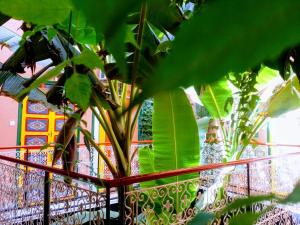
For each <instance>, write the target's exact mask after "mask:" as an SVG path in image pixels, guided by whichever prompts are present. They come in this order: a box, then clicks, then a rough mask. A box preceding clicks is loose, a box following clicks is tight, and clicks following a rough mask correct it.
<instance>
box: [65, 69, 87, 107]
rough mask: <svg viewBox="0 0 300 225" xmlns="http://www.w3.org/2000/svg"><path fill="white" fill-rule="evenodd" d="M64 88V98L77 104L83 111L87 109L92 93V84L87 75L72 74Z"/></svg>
mask: <svg viewBox="0 0 300 225" xmlns="http://www.w3.org/2000/svg"><path fill="white" fill-rule="evenodd" d="M65 88H66V97H67V98H68V99H70V100H71V102H72V103H76V104H78V106H79V107H81V108H82V109H84V110H85V109H87V108H88V106H89V103H90V97H91V93H92V84H91V81H90V78H89V77H88V76H87V75H85V74H78V73H74V74H73V75H72V76H71V77H70V78H69V79H68V80H67V81H66V85H65Z"/></svg>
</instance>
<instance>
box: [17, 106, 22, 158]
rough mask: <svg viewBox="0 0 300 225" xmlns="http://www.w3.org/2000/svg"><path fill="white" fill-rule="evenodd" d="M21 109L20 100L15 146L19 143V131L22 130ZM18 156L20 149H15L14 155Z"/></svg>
mask: <svg viewBox="0 0 300 225" xmlns="http://www.w3.org/2000/svg"><path fill="white" fill-rule="evenodd" d="M22 111H23V103H22V102H20V103H19V105H18V127H17V141H16V142H17V146H19V145H21V131H22ZM18 155H19V157H18V158H20V149H16V156H18Z"/></svg>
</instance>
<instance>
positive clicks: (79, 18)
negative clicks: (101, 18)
mask: <svg viewBox="0 0 300 225" xmlns="http://www.w3.org/2000/svg"><path fill="white" fill-rule="evenodd" d="M69 23H70V18H67V19H66V20H65V21H63V22H62V23H60V24H59V25H58V27H59V28H61V29H64V30H66V31H68V30H69ZM71 23H72V24H71V30H70V31H71V35H72V38H74V40H76V41H77V42H78V43H81V44H93V45H95V44H97V40H96V31H95V28H94V27H92V26H89V25H88V24H87V19H86V17H85V15H84V14H83V13H82V12H80V11H75V10H73V11H72V18H71Z"/></svg>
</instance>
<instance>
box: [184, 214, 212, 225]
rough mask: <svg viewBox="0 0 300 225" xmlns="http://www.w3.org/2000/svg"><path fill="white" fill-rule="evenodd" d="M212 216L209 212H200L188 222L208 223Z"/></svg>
mask: <svg viewBox="0 0 300 225" xmlns="http://www.w3.org/2000/svg"><path fill="white" fill-rule="evenodd" d="M213 218H214V215H212V214H210V213H204V212H200V213H198V214H197V215H196V216H195V217H194V218H193V219H192V220H191V222H190V223H189V225H208V224H209V222H211V221H212V220H213Z"/></svg>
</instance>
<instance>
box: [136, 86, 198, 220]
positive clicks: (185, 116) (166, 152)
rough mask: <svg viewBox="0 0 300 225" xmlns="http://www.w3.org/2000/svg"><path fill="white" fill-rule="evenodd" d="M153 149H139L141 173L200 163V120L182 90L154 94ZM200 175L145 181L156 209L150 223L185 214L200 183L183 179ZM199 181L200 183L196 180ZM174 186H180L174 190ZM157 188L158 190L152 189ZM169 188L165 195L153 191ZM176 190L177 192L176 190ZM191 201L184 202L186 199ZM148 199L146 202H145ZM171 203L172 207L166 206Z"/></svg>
mask: <svg viewBox="0 0 300 225" xmlns="http://www.w3.org/2000/svg"><path fill="white" fill-rule="evenodd" d="M152 128H153V148H152V149H150V148H144V149H141V150H140V151H139V163H140V172H141V173H143V174H145V173H154V172H160V171H167V170H176V169H181V168H188V167H193V166H198V165H199V162H200V147H199V135H198V127H197V122H196V119H195V116H194V113H193V109H192V106H191V104H190V102H189V100H188V98H187V96H186V94H185V92H184V90H182V89H178V90H175V91H173V92H171V93H166V94H160V95H157V96H155V97H154V111H153V125H152ZM198 176H199V175H198V174H189V175H183V176H175V177H171V178H164V179H160V180H155V181H151V182H145V183H141V186H142V187H143V188H146V190H149V191H148V192H147V191H145V193H144V194H145V196H147V197H145V201H144V202H141V205H143V204H147V205H149V206H150V205H151V206H152V207H153V208H154V211H153V212H152V213H151V214H150V215H146V217H147V223H148V224H152V223H154V222H155V221H160V222H162V221H164V224H167V223H171V221H170V220H172V216H170V215H172V214H174V213H176V214H177V215H180V214H181V213H183V212H184V211H185V210H186V209H187V208H188V207H190V204H191V203H192V202H193V201H194V200H195V198H196V191H197V185H193V184H192V183H191V184H189V183H188V182H187V183H185V182H183V181H186V180H190V179H194V178H196V179H198ZM195 183H197V182H195ZM174 185H177V186H178V188H176V190H175V189H174V188H175V187H174ZM151 187H155V189H153V190H152V189H151ZM156 188H161V189H162V190H165V191H166V192H165V194H166V195H164V196H162V197H158V198H152V197H153V196H155V194H153V192H155V191H159V189H156ZM174 190H175V191H174ZM183 198H186V199H187V201H186V202H185V203H183V201H182V199H183ZM145 202H146V203H145ZM167 204H170V205H171V207H170V208H169V209H168V208H167V207H166V206H167Z"/></svg>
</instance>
